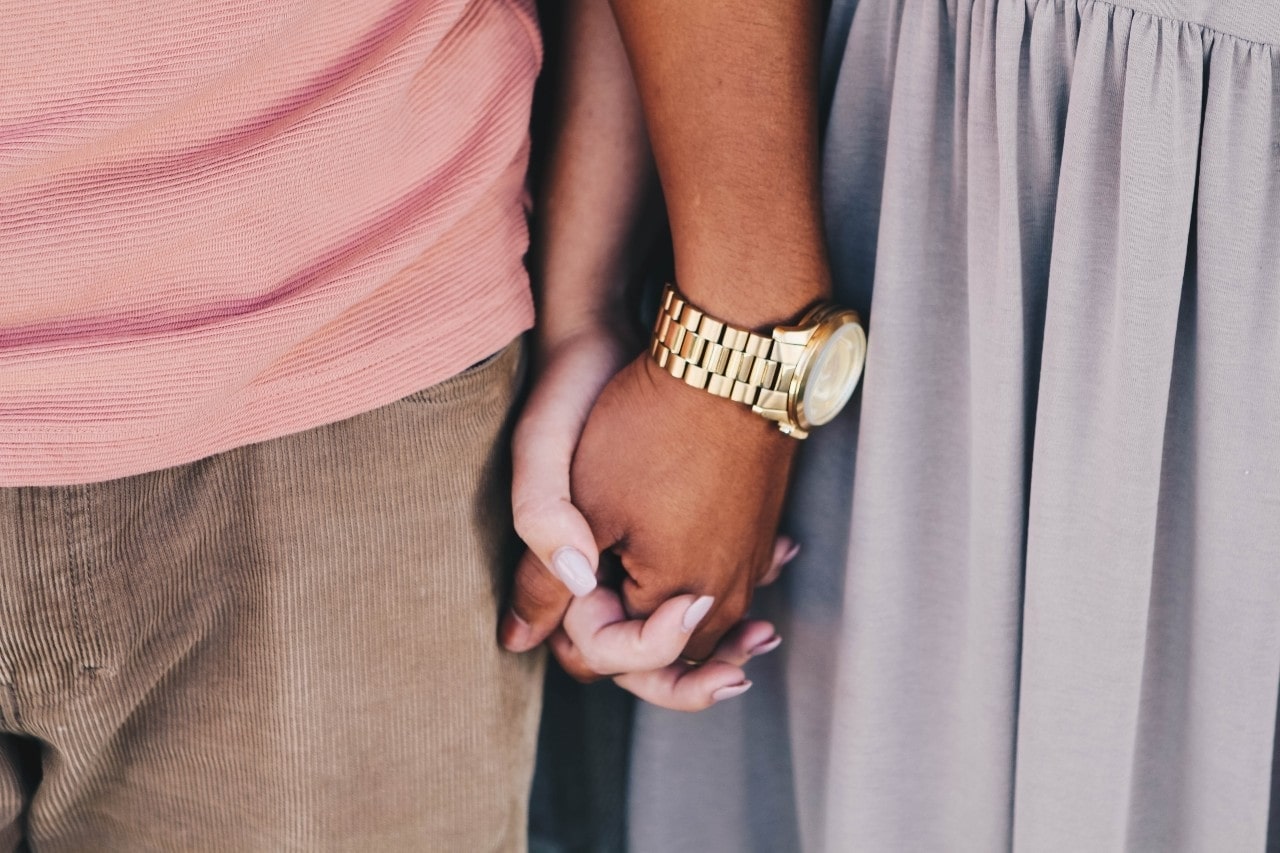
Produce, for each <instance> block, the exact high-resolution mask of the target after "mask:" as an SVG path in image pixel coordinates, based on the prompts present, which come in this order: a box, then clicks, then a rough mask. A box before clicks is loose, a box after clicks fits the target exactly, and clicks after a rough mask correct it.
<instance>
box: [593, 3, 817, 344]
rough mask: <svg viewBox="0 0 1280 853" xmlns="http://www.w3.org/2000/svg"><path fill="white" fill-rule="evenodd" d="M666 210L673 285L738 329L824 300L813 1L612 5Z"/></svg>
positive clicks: (776, 319) (764, 323)
mask: <svg viewBox="0 0 1280 853" xmlns="http://www.w3.org/2000/svg"><path fill="white" fill-rule="evenodd" d="M612 2H613V7H614V12H615V14H616V16H617V19H618V22H619V28H620V30H621V32H622V37H623V41H624V43H625V44H626V47H627V51H628V53H629V54H630V56H631V58H632V65H633V70H634V72H635V77H636V83H637V87H638V89H639V92H640V98H641V101H642V103H643V105H644V110H645V116H646V119H647V122H648V125H649V133H650V138H651V140H652V145H653V149H654V155H655V157H656V159H657V164H658V171H659V174H660V176H661V179H662V187H663V190H664V193H665V196H666V203H667V210H668V214H669V217H670V220H671V230H672V239H673V242H674V247H675V257H676V278H677V281H678V282H679V284H680V287H681V289H682V290H683V291H684V292H685V294H686V295H688V296H689V298H690V299H691V300H692V301H693V302H695V303H697V304H699V305H701V306H702V307H704V308H705V309H706V310H707V311H709V312H710V313H712V314H713V315H715V316H718V317H720V318H721V319H724V320H728V321H730V322H732V323H734V324H735V325H740V326H748V327H753V328H764V327H768V326H772V325H775V324H777V323H780V322H784V321H788V320H793V319H795V318H796V317H797V316H798V315H799V314H800V313H802V310H803V309H804V308H805V307H806V306H807V305H809V304H811V303H813V302H814V301H816V300H818V299H820V298H823V297H826V296H828V295H829V294H830V291H831V284H830V273H829V271H828V266H827V258H826V251H825V248H824V242H823V235H822V228H821V197H820V188H819V173H818V118H817V107H816V98H815V97H814V95H813V93H814V92H815V91H816V89H817V56H818V44H819V34H820V31H821V26H820V14H821V10H820V4H819V3H818V2H814V0H759V2H751V3H743V2H740V0H696V2H691V0H612Z"/></svg>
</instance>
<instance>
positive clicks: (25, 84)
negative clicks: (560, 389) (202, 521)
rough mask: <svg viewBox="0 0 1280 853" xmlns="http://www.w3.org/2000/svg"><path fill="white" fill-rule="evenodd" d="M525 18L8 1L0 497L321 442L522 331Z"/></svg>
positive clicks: (527, 3) (436, 6)
mask: <svg viewBox="0 0 1280 853" xmlns="http://www.w3.org/2000/svg"><path fill="white" fill-rule="evenodd" d="M532 7H533V3H532V0H362V2H359V3H353V2H349V0H253V2H250V0H220V1H219V2H207V0H200V2H197V0H138V2H132V3H128V4H118V3H115V4H103V3H101V2H100V0H55V2H41V3H30V2H25V0H0V83H2V85H0V485H6V486H14V485H58V484H72V483H83V482H91V481H97V480H104V479H108V478H113V477H120V476H126V475H131V474H136V473H141V472H143V471H149V470H158V469H160V468H163V467H167V466H171V465H176V464H180V463H184V462H188V461H191V460H194V459H198V458H201V457H204V456H207V455H209V454H211V453H215V452H219V451H222V450H226V449H229V448H233V447H238V446H241V445H244V444H247V443H249V442H253V441H259V440H263V439H269V438H273V437H277V436H281V435H284V434H287V433H290V432H295V431H298V430H301V429H305V428H309V427H313V426H316V425H318V424H322V423H327V422H333V421H336V420H339V419H341V418H344V417H348V416H351V415H354V414H357V413H359V412H363V411H368V410H370V409H373V408H376V407H377V406H379V405H382V404H385V403H388V402H390V401H392V400H395V399H398V398H400V397H402V396H404V395H405V394H407V393H409V392H411V391H413V390H414V389H418V388H422V387H425V386H427V385H430V384H431V383H433V382H437V381H439V380H441V379H443V378H445V377H447V376H450V375H452V374H454V373H456V372H458V371H459V370H462V369H463V368H465V367H466V366H467V365H468V364H471V363H474V362H475V361H477V360H479V359H481V358H483V357H484V356H486V355H488V354H491V353H493V352H495V351H496V350H497V349H499V348H500V347H501V346H502V345H503V344H504V343H505V342H506V341H509V340H510V339H511V338H512V337H513V336H515V335H516V334H518V333H519V332H520V331H522V330H524V329H526V328H527V327H528V326H529V325H530V324H531V322H532V303H531V300H530V297H529V291H528V285H527V278H526V274H525V271H524V268H523V266H522V261H521V259H522V255H523V253H524V250H525V248H526V245H527V237H526V226H525V209H524V207H525V193H524V173H525V168H526V161H527V150H528V145H527V140H528V132H527V126H528V113H529V104H530V99H531V94H532V88H533V83H534V79H535V77H536V75H537V71H538V67H539V63H540V50H541V48H540V42H539V39H538V33H537V27H536V20H535V19H534V14H533V9H532Z"/></svg>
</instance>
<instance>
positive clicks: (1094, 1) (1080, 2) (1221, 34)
mask: <svg viewBox="0 0 1280 853" xmlns="http://www.w3.org/2000/svg"><path fill="white" fill-rule="evenodd" d="M1053 2H1054V4H1055V5H1057V2H1058V0H1053ZM1062 2H1063V4H1064V5H1065V3H1068V2H1074V3H1075V5H1076V9H1077V10H1079V9H1080V8H1081V7H1083V6H1106V7H1107V8H1108V9H1110V10H1111V11H1112V12H1113V13H1114V12H1115V11H1117V10H1123V11H1125V12H1129V13H1130V14H1133V15H1141V16H1142V17H1144V18H1148V19H1150V20H1153V21H1163V22H1164V23H1166V24H1177V25H1178V26H1183V27H1190V28H1192V29H1194V30H1198V31H1199V32H1201V33H1204V34H1207V35H1209V36H1212V37H1214V38H1224V39H1232V40H1233V41H1238V42H1242V43H1244V44H1248V45H1252V46H1253V47H1260V48H1262V49H1264V50H1266V51H1267V52H1268V53H1271V52H1274V51H1275V49H1276V47H1277V45H1274V44H1271V43H1269V42H1265V41H1258V40H1257V39H1251V38H1248V37H1246V36H1242V35H1237V34H1236V33H1229V32H1227V31H1226V30H1220V29H1218V28H1216V27H1210V26H1207V25H1205V24H1201V23H1199V22H1197V21H1184V20H1182V19H1180V18H1171V17H1169V16H1168V15H1161V14H1160V13H1158V12H1149V11H1147V10H1145V9H1135V8H1134V7H1132V6H1126V5H1125V4H1123V3H1118V2H1115V0H1062Z"/></svg>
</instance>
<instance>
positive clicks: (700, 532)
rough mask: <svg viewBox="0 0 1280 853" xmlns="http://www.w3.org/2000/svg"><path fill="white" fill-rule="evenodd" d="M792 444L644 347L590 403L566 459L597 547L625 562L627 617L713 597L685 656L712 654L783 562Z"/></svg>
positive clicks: (768, 425) (791, 441)
mask: <svg viewBox="0 0 1280 853" xmlns="http://www.w3.org/2000/svg"><path fill="white" fill-rule="evenodd" d="M795 448H796V441H795V439H792V438H788V437H787V436H785V435H783V434H782V433H780V432H779V431H778V430H777V428H776V427H774V426H773V425H772V424H770V423H768V422H767V421H765V420H764V419H762V418H760V417H759V416H758V415H756V414H754V413H752V412H751V410H750V409H748V408H746V407H745V406H740V405H737V404H734V403H732V402H730V401H727V400H723V399H720V398H717V397H713V396H711V395H710V394H707V393H706V392H704V391H700V390H697V389H694V388H690V387H689V386H687V385H685V384H684V383H683V382H680V381H679V380H677V379H674V378H673V377H671V376H670V375H668V374H667V373H665V372H664V371H663V370H662V369H661V368H659V367H658V366H657V365H656V364H654V363H653V361H652V360H651V359H650V358H649V357H648V356H647V355H642V356H640V357H638V358H637V359H635V360H634V361H632V362H631V363H630V364H628V365H627V366H626V367H625V368H623V369H622V371H621V372H620V373H618V375H617V376H615V377H614V378H613V379H612V380H611V381H610V382H609V384H608V385H607V386H606V387H605V389H604V391H603V393H602V394H601V395H600V399H599V400H598V401H597V402H596V406H595V408H594V409H593V410H592V412H591V417H590V419H589V420H588V421H587V425H586V429H585V431H584V432H583V435H582V440H581V442H580V444H579V446H578V452H577V454H576V455H575V456H574V461H573V496H574V503H575V505H576V506H577V507H578V508H579V509H580V510H581V511H582V512H583V514H584V515H585V516H586V518H587V521H588V522H589V523H590V525H591V529H592V531H593V532H594V533H595V536H596V542H597V544H598V545H599V546H600V548H601V550H604V549H612V551H613V552H614V553H616V554H617V555H618V557H620V558H621V563H622V568H623V570H624V571H625V573H626V577H625V579H624V581H623V583H622V594H623V601H624V603H625V605H626V608H627V612H628V613H629V614H631V615H632V616H646V615H648V614H650V613H652V612H654V610H655V609H656V608H657V607H658V606H659V605H660V604H662V602H664V601H666V600H667V599H669V598H671V597H672V596H674V595H678V594H682V593H691V594H696V595H710V596H713V597H714V599H715V601H714V605H713V607H712V609H711V612H710V613H708V614H707V616H706V617H705V618H704V619H703V620H702V621H701V623H700V624H699V626H698V629H697V631H696V632H695V633H694V634H693V636H692V637H691V639H690V641H689V644H688V646H687V647H686V649H685V656H686V657H690V658H693V659H696V660H700V659H703V658H705V657H707V656H708V655H710V654H711V653H712V650H713V649H714V648H715V645H716V642H717V640H718V639H719V638H720V637H721V636H722V635H723V634H724V633H725V632H726V631H728V630H729V629H730V628H731V627H732V626H733V625H735V624H736V623H737V622H738V621H739V620H741V619H742V617H743V615H744V614H745V612H746V610H747V607H748V605H749V604H750V602H751V597H752V594H753V592H754V590H755V587H756V585H757V584H758V583H759V582H760V581H761V580H762V579H763V578H764V577H765V576H766V575H767V574H768V573H769V572H770V570H771V569H772V567H773V566H774V565H775V564H777V563H778V562H779V561H778V560H776V559H775V538H776V536H777V529H778V520H779V518H780V516H781V514H782V505H783V500H784V497H785V493H786V487H787V478H788V476H789V474H790V470H791V462H792V458H793V456H794V454H795ZM779 556H781V555H779ZM536 618H540V615H539V616H535V619H536Z"/></svg>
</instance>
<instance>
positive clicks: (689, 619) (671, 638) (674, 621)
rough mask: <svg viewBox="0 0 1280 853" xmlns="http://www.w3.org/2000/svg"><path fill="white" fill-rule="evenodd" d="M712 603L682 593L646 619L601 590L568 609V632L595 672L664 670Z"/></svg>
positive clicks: (610, 673) (710, 600)
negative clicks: (629, 613)
mask: <svg viewBox="0 0 1280 853" xmlns="http://www.w3.org/2000/svg"><path fill="white" fill-rule="evenodd" d="M714 603H715V600H714V599H713V598H712V597H711V596H709V595H704V596H694V595H678V596H675V597H674V598H671V599H669V600H668V601H665V602H663V603H662V604H661V605H659V606H658V608H657V609H656V610H655V611H654V612H653V615H651V616H649V618H647V619H644V620H640V619H628V618H627V616H626V612H625V611H624V610H623V608H622V602H621V601H620V600H619V599H618V596H617V594H616V593H614V592H613V591H612V590H609V589H605V588H600V589H597V590H596V591H595V592H593V593H592V594H591V595H588V596H586V597H584V598H579V599H577V600H576V601H574V602H573V603H572V605H571V606H570V607H569V609H568V611H567V612H566V613H565V617H564V630H565V634H566V635H567V636H568V638H569V640H571V641H572V643H573V645H574V646H575V647H576V649H577V653H578V654H579V655H580V656H581V659H582V661H583V662H584V663H585V664H586V666H587V667H588V668H589V669H590V670H592V671H593V672H596V673H599V674H602V675H612V674H614V673H619V672H636V671H644V670H652V669H660V668H661V667H664V666H667V665H668V664H670V663H672V662H674V661H675V660H677V659H678V658H679V657H680V653H681V651H682V650H683V649H684V647H685V644H686V643H688V642H689V637H690V635H691V634H692V633H693V631H694V630H695V629H696V628H697V627H698V625H699V624H700V623H701V622H702V620H703V619H704V618H705V617H706V615H707V614H708V613H709V612H710V611H711V609H712V606H713V605H714Z"/></svg>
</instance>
